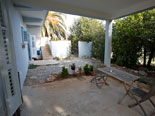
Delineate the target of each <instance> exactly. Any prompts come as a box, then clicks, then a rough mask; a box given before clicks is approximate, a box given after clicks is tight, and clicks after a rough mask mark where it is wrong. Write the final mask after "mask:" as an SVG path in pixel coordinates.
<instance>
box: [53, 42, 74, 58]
mask: <svg viewBox="0 0 155 116" xmlns="http://www.w3.org/2000/svg"><path fill="white" fill-rule="evenodd" d="M70 47H71V41H51V42H50V50H51V54H52V57H59V58H67V57H69V55H70V51H71V49H70Z"/></svg>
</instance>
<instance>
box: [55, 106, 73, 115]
mask: <svg viewBox="0 0 155 116" xmlns="http://www.w3.org/2000/svg"><path fill="white" fill-rule="evenodd" d="M54 108H55V110H56V111H57V112H58V113H59V114H60V115H61V116H70V115H69V114H67V113H66V112H65V110H64V109H63V108H61V107H59V106H55V107H54Z"/></svg>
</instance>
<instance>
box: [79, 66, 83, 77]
mask: <svg viewBox="0 0 155 116" xmlns="http://www.w3.org/2000/svg"><path fill="white" fill-rule="evenodd" d="M79 74H80V76H81V75H82V68H81V67H79Z"/></svg>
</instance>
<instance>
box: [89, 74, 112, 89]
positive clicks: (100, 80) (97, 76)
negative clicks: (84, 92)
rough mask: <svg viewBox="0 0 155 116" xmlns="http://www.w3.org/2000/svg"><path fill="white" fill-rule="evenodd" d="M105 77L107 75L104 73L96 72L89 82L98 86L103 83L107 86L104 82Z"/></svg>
mask: <svg viewBox="0 0 155 116" xmlns="http://www.w3.org/2000/svg"><path fill="white" fill-rule="evenodd" d="M107 79H108V77H107V76H106V75H105V74H100V73H98V74H95V76H94V77H93V78H92V79H91V81H90V82H91V83H93V82H95V83H96V86H97V87H98V88H101V87H102V86H103V85H104V84H105V85H108V86H109V84H108V83H107V82H106V81H107Z"/></svg>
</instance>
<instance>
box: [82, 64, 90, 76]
mask: <svg viewBox="0 0 155 116" xmlns="http://www.w3.org/2000/svg"><path fill="white" fill-rule="evenodd" d="M83 70H84V73H85V75H90V69H89V65H88V64H85V66H84V67H83Z"/></svg>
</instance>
